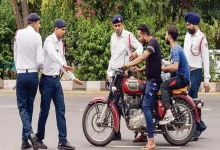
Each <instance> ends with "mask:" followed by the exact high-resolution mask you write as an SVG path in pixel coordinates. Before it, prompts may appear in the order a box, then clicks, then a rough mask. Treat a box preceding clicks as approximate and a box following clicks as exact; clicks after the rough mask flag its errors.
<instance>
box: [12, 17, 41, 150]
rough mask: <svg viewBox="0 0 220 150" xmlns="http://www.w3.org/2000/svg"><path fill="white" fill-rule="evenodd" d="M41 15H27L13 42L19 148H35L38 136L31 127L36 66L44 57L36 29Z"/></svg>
mask: <svg viewBox="0 0 220 150" xmlns="http://www.w3.org/2000/svg"><path fill="white" fill-rule="evenodd" d="M39 28H40V17H39V16H38V15H37V14H36V13H31V14H30V15H29V16H28V26H27V28H25V29H22V30H19V31H17V35H16V37H15V42H14V61H15V64H16V68H17V81H16V88H17V90H16V95H17V106H18V109H19V114H20V117H21V121H22V124H23V131H22V145H21V149H22V150H23V149H28V148H31V145H30V144H29V143H28V139H30V141H31V143H32V146H33V149H34V150H37V149H38V144H37V137H36V136H35V135H34V133H33V131H32V126H31V122H32V114H33V104H34V99H35V96H36V92H37V88H38V83H39V80H38V70H39V68H40V67H41V65H42V62H43V60H44V57H43V49H42V39H41V36H40V34H39V33H38V32H39Z"/></svg>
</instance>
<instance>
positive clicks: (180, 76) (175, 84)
mask: <svg viewBox="0 0 220 150" xmlns="http://www.w3.org/2000/svg"><path fill="white" fill-rule="evenodd" d="M177 37H178V29H177V28H176V27H175V26H173V25H170V26H169V27H168V29H167V31H166V36H165V42H166V44H168V45H170V48H171V59H172V62H173V64H172V65H170V66H165V65H164V64H162V67H161V69H162V71H163V72H176V76H175V77H172V78H170V79H168V80H166V81H164V82H163V83H162V84H161V85H160V89H161V98H162V101H163V104H164V108H165V110H166V114H165V116H164V118H163V120H162V121H160V122H159V123H160V125H165V124H167V123H170V122H172V121H173V120H174V116H173V114H172V112H171V109H170V103H171V100H170V95H169V92H170V91H171V90H174V89H180V88H183V87H186V86H188V85H189V83H190V71H189V64H188V62H187V59H186V56H185V54H184V51H183V49H182V47H181V46H180V45H179V44H177V43H176V40H177Z"/></svg>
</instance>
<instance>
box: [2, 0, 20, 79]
mask: <svg viewBox="0 0 220 150" xmlns="http://www.w3.org/2000/svg"><path fill="white" fill-rule="evenodd" d="M0 10H1V13H0V73H1V78H2V79H4V71H5V70H7V69H10V68H12V65H10V63H9V62H13V50H12V46H13V36H14V31H15V29H16V24H15V18H14V15H13V10H12V7H11V5H10V2H9V1H1V2H0Z"/></svg>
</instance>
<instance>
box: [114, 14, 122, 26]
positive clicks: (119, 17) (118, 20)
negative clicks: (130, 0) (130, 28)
mask: <svg viewBox="0 0 220 150" xmlns="http://www.w3.org/2000/svg"><path fill="white" fill-rule="evenodd" d="M116 23H123V18H122V16H121V15H119V14H118V15H115V16H114V17H113V19H112V24H116Z"/></svg>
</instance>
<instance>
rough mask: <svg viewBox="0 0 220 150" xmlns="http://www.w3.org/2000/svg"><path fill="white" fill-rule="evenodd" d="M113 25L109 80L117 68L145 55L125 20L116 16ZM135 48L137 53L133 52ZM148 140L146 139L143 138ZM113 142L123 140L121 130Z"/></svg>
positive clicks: (119, 110) (117, 99)
mask: <svg viewBox="0 0 220 150" xmlns="http://www.w3.org/2000/svg"><path fill="white" fill-rule="evenodd" d="M112 24H113V28H114V31H115V32H114V33H113V34H112V36H111V42H110V51H111V58H110V60H109V65H108V70H107V80H108V79H109V77H111V76H112V73H113V72H114V70H115V69H117V68H122V67H123V65H124V64H126V63H128V62H129V58H130V60H133V59H134V58H136V57H137V56H140V55H141V54H142V53H143V46H142V44H141V43H140V42H139V41H138V40H137V39H136V37H135V36H134V35H133V34H132V33H131V32H129V31H127V30H125V29H124V24H123V18H122V16H121V15H119V14H118V15H115V16H114V17H113V19H112ZM133 48H135V49H136V51H135V52H132V49H133ZM118 101H119V95H118V96H117V98H116V99H115V102H114V103H115V105H116V107H117V109H118V112H119V116H121V108H120V106H119V105H118ZM143 139H146V138H143ZM113 140H121V133H120V130H119V132H118V133H116V135H115V137H114V139H113Z"/></svg>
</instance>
